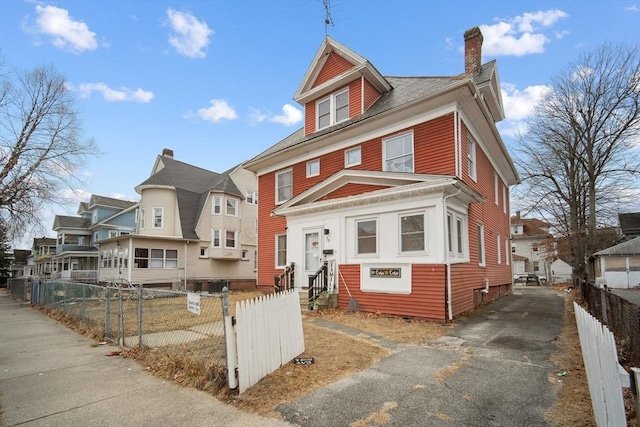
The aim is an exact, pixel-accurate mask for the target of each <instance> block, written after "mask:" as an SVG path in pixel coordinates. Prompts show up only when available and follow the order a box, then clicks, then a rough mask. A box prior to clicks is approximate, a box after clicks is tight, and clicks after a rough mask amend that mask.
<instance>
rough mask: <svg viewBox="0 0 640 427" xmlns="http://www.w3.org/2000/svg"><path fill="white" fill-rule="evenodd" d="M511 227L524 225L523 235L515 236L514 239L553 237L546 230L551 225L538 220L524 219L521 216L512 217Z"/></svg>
mask: <svg viewBox="0 0 640 427" xmlns="http://www.w3.org/2000/svg"><path fill="white" fill-rule="evenodd" d="M511 225H522V234H513V233H512V236H511V237H512V238H515V239H518V238H520V239H522V238H525V237H542V238H548V237H552V235H551V233H549V231H547V230H546V229H547V228H549V226H550V224H549V223H547V222H544V221H542V220H541V219H538V218H522V217H520V216H519V215H516V216H512V217H511Z"/></svg>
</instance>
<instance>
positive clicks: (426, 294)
mask: <svg viewBox="0 0 640 427" xmlns="http://www.w3.org/2000/svg"><path fill="white" fill-rule="evenodd" d="M481 46H482V34H481V33H480V30H479V29H478V28H474V29H472V30H469V31H467V32H466V33H465V72H464V73H463V74H460V75H455V76H449V77H386V76H383V75H382V74H380V72H379V71H378V70H377V69H376V68H375V67H374V66H373V65H372V63H371V62H369V61H368V60H367V59H366V58H363V57H362V56H360V55H358V54H357V53H355V52H354V51H352V50H350V49H349V48H347V47H345V46H343V45H342V44H340V43H338V42H336V41H335V40H333V39H332V38H330V37H328V36H327V37H326V38H325V39H324V41H323V43H322V45H321V46H320V48H319V50H318V52H317V53H316V55H315V57H314V59H313V61H312V63H311V65H310V66H309V68H308V70H307V72H306V74H305V76H304V78H303V80H302V82H301V84H300V86H299V88H298V90H297V92H296V94H295V96H294V99H295V100H296V101H297V102H299V103H300V104H301V105H302V106H303V107H304V111H305V122H304V127H303V128H302V129H300V130H298V131H297V132H295V133H293V134H291V135H290V136H288V137H286V138H285V139H283V140H282V141H280V142H278V143H277V144H275V145H273V146H272V147H271V148H269V149H267V150H266V151H264V152H263V153H261V154H259V155H258V156H256V157H255V158H253V159H252V160H250V161H249V162H248V163H247V165H246V167H247V168H248V169H250V170H253V171H255V172H256V173H257V174H258V186H259V188H260V193H261V195H260V204H259V206H258V223H259V224H258V247H259V248H260V257H259V260H258V285H259V286H262V287H269V288H273V287H274V276H278V275H281V274H282V273H283V272H284V271H285V267H287V266H291V264H293V265H294V273H293V278H294V283H295V286H296V287H297V288H300V290H301V291H306V289H307V287H308V286H309V285H310V283H311V284H313V283H314V281H315V280H316V279H315V278H314V276H315V275H316V273H317V272H319V271H322V270H323V269H325V268H326V269H327V270H329V272H328V277H329V279H328V280H329V282H330V286H332V285H335V286H337V288H338V289H339V298H338V299H339V306H340V307H343V308H346V307H347V305H348V303H349V301H350V298H349V294H350V295H352V296H353V298H354V299H355V300H356V301H357V302H358V303H359V304H360V306H361V307H362V308H363V309H364V310H365V311H370V312H383V313H392V314H399V315H409V316H418V317H424V318H432V319H452V318H453V317H454V316H457V315H460V314H461V313H464V312H466V311H469V310H472V309H473V308H474V307H475V306H477V305H478V304H480V303H481V302H482V301H483V299H484V300H487V299H491V298H495V297H497V296H500V295H504V294H506V293H509V292H510V291H511V286H512V283H511V266H510V255H511V254H510V250H509V249H510V243H509V213H508V212H509V186H510V185H513V184H516V183H517V182H518V180H519V178H518V175H517V172H516V169H515V167H514V165H513V162H512V160H511V158H510V156H509V154H508V152H507V149H506V147H505V145H504V143H503V141H502V139H501V137H500V134H499V132H498V130H497V128H496V122H498V121H500V120H502V119H503V118H504V111H503V106H502V99H501V95H500V84H499V79H498V72H497V66H496V62H495V61H491V62H488V63H485V64H481ZM410 59H411V58H407V60H410ZM325 263H326V264H325ZM325 266H326V267H325ZM310 276H311V277H312V278H311V279H310V278H309V277H310ZM310 280H311V282H310ZM313 287H314V286H312V288H313Z"/></svg>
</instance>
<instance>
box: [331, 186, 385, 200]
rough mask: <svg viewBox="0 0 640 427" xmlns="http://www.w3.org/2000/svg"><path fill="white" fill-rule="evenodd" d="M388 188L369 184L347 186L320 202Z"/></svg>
mask: <svg viewBox="0 0 640 427" xmlns="http://www.w3.org/2000/svg"><path fill="white" fill-rule="evenodd" d="M384 188H388V187H382V186H380V185H367V184H347V185H344V186H342V187H340V188H338V189H337V190H335V191H333V192H331V193H330V194H327V195H326V196H324V197H322V198H321V199H320V200H329V199H339V198H341V197H347V196H352V195H354V194H364V193H369V192H371V191H376V190H382V189H384Z"/></svg>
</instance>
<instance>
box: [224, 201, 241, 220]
mask: <svg viewBox="0 0 640 427" xmlns="http://www.w3.org/2000/svg"><path fill="white" fill-rule="evenodd" d="M226 206H227V210H226V213H227V215H229V216H238V201H237V200H236V199H229V198H227V204H226Z"/></svg>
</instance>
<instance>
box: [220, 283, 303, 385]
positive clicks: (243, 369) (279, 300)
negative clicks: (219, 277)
mask: <svg viewBox="0 0 640 427" xmlns="http://www.w3.org/2000/svg"><path fill="white" fill-rule="evenodd" d="M225 323H226V325H227V332H226V336H227V340H228V341H227V353H231V354H233V353H234V352H233V350H234V348H233V347H236V349H237V351H236V352H235V354H233V357H232V358H236V357H237V367H238V383H239V387H240V390H239V391H240V393H243V392H244V391H245V390H247V389H248V388H249V387H251V386H252V385H254V384H256V383H257V382H258V381H260V379H261V378H263V377H265V376H267V375H268V374H270V373H271V372H273V371H275V370H276V369H278V368H279V367H280V366H282V365H284V364H285V363H287V362H289V361H291V360H292V359H293V358H295V357H296V356H298V355H300V354H301V353H303V352H304V334H303V331H302V314H301V310H300V298H299V296H298V293H297V292H296V291H295V290H290V291H285V292H281V293H278V294H272V295H267V296H263V297H260V298H255V299H252V300H245V301H240V302H238V303H236V327H235V333H234V332H233V328H232V327H230V326H231V323H232V322H231V321H230V320H228V319H226V320H225ZM234 337H235V338H236V343H237V345H235V346H234V345H233V343H229V338H231V339H233V338H234ZM230 347H231V348H230ZM230 350H231V351H230ZM228 363H230V365H229V366H230V367H231V366H234V364H235V361H233V360H230V361H228ZM229 372H233V369H229ZM230 376H231V375H230ZM234 382H235V380H234V379H231V378H230V379H229V386H230V387H231V388H235V387H234V385H235V384H234Z"/></svg>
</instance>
